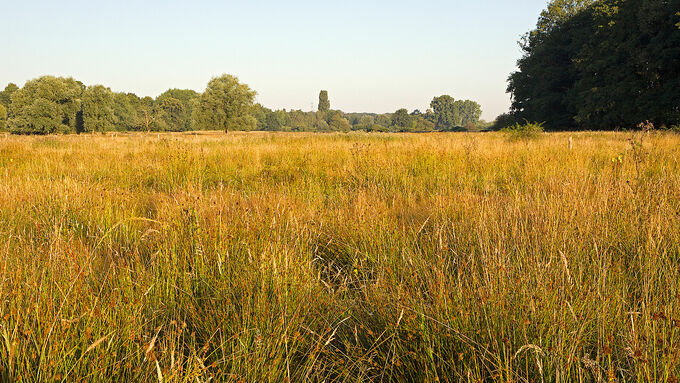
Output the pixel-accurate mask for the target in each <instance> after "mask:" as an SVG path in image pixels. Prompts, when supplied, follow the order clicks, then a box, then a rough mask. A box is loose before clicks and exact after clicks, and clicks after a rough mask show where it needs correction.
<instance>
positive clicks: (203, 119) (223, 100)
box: [193, 74, 257, 132]
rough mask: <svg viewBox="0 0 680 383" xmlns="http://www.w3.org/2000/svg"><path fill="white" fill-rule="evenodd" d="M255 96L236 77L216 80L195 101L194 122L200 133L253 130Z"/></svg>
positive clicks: (254, 123)
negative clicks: (202, 130) (208, 130)
mask: <svg viewBox="0 0 680 383" xmlns="http://www.w3.org/2000/svg"><path fill="white" fill-rule="evenodd" d="M255 94H256V92H255V91H253V90H252V89H250V87H248V85H245V84H241V83H239V81H238V78H237V77H235V76H232V75H226V74H225V75H222V76H220V77H215V78H213V79H212V80H210V82H209V83H208V87H207V88H206V89H205V92H203V94H201V96H200V97H199V99H198V104H197V105H196V108H195V109H194V111H193V119H194V122H195V123H196V124H197V126H198V127H199V128H202V129H203V128H205V129H219V130H224V131H227V132H228V131H229V130H253V129H255V127H256V126H257V120H255V118H254V117H253V116H252V115H251V112H252V108H253V102H254V100H255Z"/></svg>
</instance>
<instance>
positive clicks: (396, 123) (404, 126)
mask: <svg viewBox="0 0 680 383" xmlns="http://www.w3.org/2000/svg"><path fill="white" fill-rule="evenodd" d="M390 126H391V128H392V129H393V130H396V131H398V132H406V131H410V130H411V116H410V115H409V114H408V110H406V109H399V110H397V111H396V112H394V114H392V121H391V124H390Z"/></svg>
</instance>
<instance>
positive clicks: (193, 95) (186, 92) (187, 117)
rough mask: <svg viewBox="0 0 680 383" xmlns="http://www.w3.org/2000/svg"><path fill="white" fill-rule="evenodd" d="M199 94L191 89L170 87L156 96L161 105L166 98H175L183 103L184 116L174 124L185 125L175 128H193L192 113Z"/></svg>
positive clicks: (175, 128) (174, 128)
mask: <svg viewBox="0 0 680 383" xmlns="http://www.w3.org/2000/svg"><path fill="white" fill-rule="evenodd" d="M198 96H199V94H198V93H197V92H196V91H194V90H191V89H176V88H173V89H168V90H167V91H165V92H163V93H162V94H161V95H160V96H158V97H157V98H156V103H157V104H158V105H161V104H162V103H163V100H165V99H166V98H174V99H176V100H179V101H180V102H181V103H182V108H183V110H184V112H183V114H184V118H183V119H182V120H176V121H175V122H174V123H173V124H184V126H183V127H181V128H180V127H179V126H175V127H173V130H191V129H192V128H191V115H192V113H193V107H194V105H195V104H196V100H197V99H198Z"/></svg>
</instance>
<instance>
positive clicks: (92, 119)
mask: <svg viewBox="0 0 680 383" xmlns="http://www.w3.org/2000/svg"><path fill="white" fill-rule="evenodd" d="M82 107H83V131H85V132H108V131H110V130H113V129H114V126H115V123H116V116H115V113H114V97H113V92H111V89H109V88H106V87H104V86H103V85H94V86H89V87H87V89H85V91H84V92H83V96H82Z"/></svg>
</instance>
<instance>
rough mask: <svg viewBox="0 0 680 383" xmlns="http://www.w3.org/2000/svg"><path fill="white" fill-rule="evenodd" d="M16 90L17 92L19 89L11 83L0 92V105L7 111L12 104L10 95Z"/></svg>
mask: <svg viewBox="0 0 680 383" xmlns="http://www.w3.org/2000/svg"><path fill="white" fill-rule="evenodd" d="M17 90H19V87H18V86H17V85H16V84H14V83H11V82H10V83H9V84H7V86H6V87H5V90H3V91H2V92H0V104H2V105H4V106H5V108H8V109H9V104H11V103H12V94H13V93H14V92H16V91H17Z"/></svg>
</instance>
